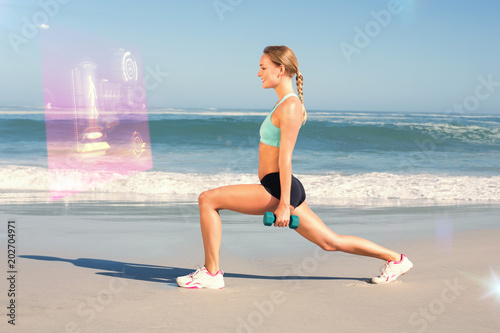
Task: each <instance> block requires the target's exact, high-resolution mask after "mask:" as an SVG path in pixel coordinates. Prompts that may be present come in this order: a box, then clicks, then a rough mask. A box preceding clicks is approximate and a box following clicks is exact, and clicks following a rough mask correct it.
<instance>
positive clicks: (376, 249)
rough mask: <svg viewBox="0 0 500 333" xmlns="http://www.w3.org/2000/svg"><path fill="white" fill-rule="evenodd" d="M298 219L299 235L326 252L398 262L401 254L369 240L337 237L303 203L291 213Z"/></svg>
mask: <svg viewBox="0 0 500 333" xmlns="http://www.w3.org/2000/svg"><path fill="white" fill-rule="evenodd" d="M293 215H297V216H298V217H299V221H300V224H299V227H298V228H297V229H296V230H297V232H298V233H299V234H301V235H302V236H304V237H305V238H307V239H308V240H310V241H311V242H313V243H315V244H317V245H318V246H320V247H321V248H322V249H324V250H326V251H342V252H347V253H352V254H358V255H363V256H368V257H374V258H378V259H382V260H386V261H389V260H393V261H398V260H400V259H401V254H399V253H397V252H394V251H391V250H388V249H386V248H384V247H382V246H379V245H377V244H375V243H373V242H370V241H369V240H366V239H363V238H360V237H356V236H348V235H338V234H336V233H335V232H333V231H332V230H331V229H330V228H328V227H327V226H326V225H325V224H324V223H323V221H321V219H320V218H319V217H318V216H317V215H316V214H315V213H314V212H313V211H312V210H311V208H309V206H308V205H307V202H303V203H302V204H301V205H300V206H299V207H297V208H296V209H295V210H294V211H293Z"/></svg>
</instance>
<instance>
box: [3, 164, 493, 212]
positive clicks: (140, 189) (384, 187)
mask: <svg viewBox="0 0 500 333" xmlns="http://www.w3.org/2000/svg"><path fill="white" fill-rule="evenodd" d="M54 172H56V173H59V178H57V179H59V180H61V179H64V180H65V181H64V182H60V183H58V184H54V183H53V179H54V178H51V177H52V176H53V173H54ZM61 173H65V175H66V176H65V177H62V178H61V177H60V176H61ZM296 176H297V177H298V178H299V179H300V180H301V181H302V183H303V184H304V187H305V189H306V192H307V198H308V199H307V200H308V201H309V202H311V203H313V204H326V205H368V206H377V205H385V206H387V205H389V206H413V205H419V206H420V205H435V204H475V203H494V204H499V203H500V176H491V177H479V176H452V175H433V174H413V175H399V174H390V173H365V174H356V175H344V174H340V173H328V174H317V175H310V174H309V175H308V174H303V175H300V174H299V175H296ZM51 179H52V184H51ZM258 183H259V180H258V178H257V176H256V175H254V174H247V173H242V174H232V173H220V174H199V173H192V174H186V173H173V172H159V171H150V172H140V173H136V174H133V175H128V176H124V175H122V174H118V173H112V172H108V173H106V172H94V173H91V172H85V171H82V170H73V171H71V170H59V171H57V170H56V171H54V170H52V171H49V170H48V169H45V168H40V167H29V166H16V165H10V166H1V167H0V202H10V201H11V200H13V198H15V200H21V201H22V200H23V198H24V199H29V198H31V199H32V198H33V193H37V195H36V197H38V198H39V199H40V198H45V199H47V198H48V197H49V193H50V192H51V191H52V192H53V191H54V189H55V190H57V191H59V192H67V193H70V192H75V193H77V192H79V191H81V192H80V194H79V195H77V196H76V198H78V200H90V199H92V198H95V197H96V195H99V198H102V197H103V195H104V196H106V195H111V196H112V197H113V198H115V199H116V198H126V199H127V200H129V198H130V195H134V196H135V197H136V199H134V200H139V201H163V202H176V201H179V200H181V201H196V200H197V198H198V195H199V194H200V193H201V192H203V191H205V190H208V189H212V188H216V187H220V186H224V185H237V184H258ZM68 198H71V196H69V197H68ZM137 198H139V199H137Z"/></svg>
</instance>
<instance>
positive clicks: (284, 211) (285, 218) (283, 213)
mask: <svg viewBox="0 0 500 333" xmlns="http://www.w3.org/2000/svg"><path fill="white" fill-rule="evenodd" d="M290 208H291V206H290V205H289V204H288V205H287V204H286V203H283V201H280V204H279V205H278V208H276V210H275V211H274V215H276V222H274V226H275V227H288V223H290Z"/></svg>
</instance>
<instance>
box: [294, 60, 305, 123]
mask: <svg viewBox="0 0 500 333" xmlns="http://www.w3.org/2000/svg"><path fill="white" fill-rule="evenodd" d="M295 79H296V83H297V92H298V93H299V99H300V102H301V103H302V115H303V118H304V121H303V122H302V124H305V123H306V120H307V112H306V108H305V107H304V91H303V89H302V86H303V83H304V77H303V76H302V73H301V72H300V71H299V70H298V69H297V76H296V78H295Z"/></svg>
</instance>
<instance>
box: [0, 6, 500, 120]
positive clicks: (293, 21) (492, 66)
mask: <svg viewBox="0 0 500 333" xmlns="http://www.w3.org/2000/svg"><path fill="white" fill-rule="evenodd" d="M41 4H45V5H41ZM392 4H393V2H392V1H386V0H384V1H382V0H358V1H347V0H345V1H303V0H301V1H295V0H286V1H281V0H280V1H264V0H253V1H250V0H220V1H214V0H191V1H180V0H179V1H170V0H163V1H159V0H158V1H153V0H142V1H137V0H136V1H132V0H106V1H103V0H100V1H96V0H41V1H35V0H0V73H2V80H0V105H4V106H5V105H8V106H22V105H38V106H41V105H43V84H42V70H41V60H40V42H39V39H38V35H37V36H34V37H29V38H26V40H25V41H26V43H22V44H18V45H17V49H18V50H17V51H18V52H15V51H16V50H15V49H16V47H14V46H13V42H12V36H14V35H16V36H21V37H23V36H24V37H26V36H25V35H23V25H24V24H25V22H26V21H29V22H33V21H34V20H35V19H36V18H38V19H40V18H41V19H43V13H44V12H45V13H48V14H51V15H45V16H46V17H48V25H49V26H50V28H49V29H57V28H58V27H63V26H67V27H71V28H72V29H78V30H81V31H86V32H89V33H92V34H97V35H100V36H103V37H104V38H110V39H113V40H119V41H123V42H124V43H127V44H132V45H136V46H138V47H140V49H141V50H142V57H143V68H146V67H149V68H150V69H156V68H158V69H160V71H161V72H162V73H168V76H166V74H164V76H163V77H162V80H161V82H159V84H158V86H157V87H155V88H154V89H151V90H148V92H147V99H148V105H149V106H150V107H174V108H209V107H215V108H235V109H268V108H270V106H272V105H273V104H274V103H275V101H276V95H275V93H274V92H273V91H264V90H262V88H261V84H260V80H259V78H258V77H257V72H258V69H259V59H260V56H261V55H262V50H263V48H264V47H265V46H267V45H273V44H284V45H288V46H289V47H291V48H292V49H293V50H294V52H295V54H296V55H297V57H298V60H299V67H300V70H301V72H302V73H303V75H304V100H305V105H306V108H308V109H310V110H359V111H394V112H433V113H445V112H449V111H450V109H451V108H453V105H456V104H462V105H463V104H464V103H468V108H467V109H466V110H465V112H469V113H500V107H499V106H500V66H499V62H500V43H498V33H499V32H500V20H498V15H499V14H500V2H499V1H495V0H483V1H480V2H472V1H463V2H462V1H452V0H441V1H437V0H434V1H432V0H400V7H394V8H398V9H399V10H398V11H396V10H393V13H391V12H390V11H388V8H390V9H393V7H391V5H392ZM216 6H219V7H218V8H219V12H218V11H217V8H216ZM44 7H45V8H49V9H44ZM381 11H384V12H381ZM387 12H389V13H391V14H390V18H388V16H383V15H382V14H381V13H387ZM41 13H42V14H41ZM373 13H378V14H377V15H379V16H380V15H382V16H381V17H383V19H384V20H385V21H384V20H382V21H380V22H382V24H381V23H379V22H377V20H376V17H375V16H377V15H374V14H373ZM379 20H381V19H380V18H379ZM370 29H371V30H370ZM359 31H362V33H363V34H366V36H368V39H369V40H367V39H366V37H365V38H364V39H363V38H362V37H360V33H359ZM370 35H371V36H370ZM24 37H23V38H24ZM360 41H361V42H362V43H361V42H360ZM346 45H349V46H346ZM349 47H356V52H355V53H352V54H350V56H346V53H345V50H346V48H348V49H349V50H351V51H352V50H353V48H349ZM343 49H344V51H343ZM61 52H64V50H61ZM481 78H482V79H481ZM488 81H489V82H490V84H489V85H488V87H486V86H485V84H484V82H488ZM481 85H482V87H479V88H478V86H481ZM478 89H479V90H478ZM478 91H479V93H480V95H479V96H480V97H481V98H478V97H477V94H478Z"/></svg>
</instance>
